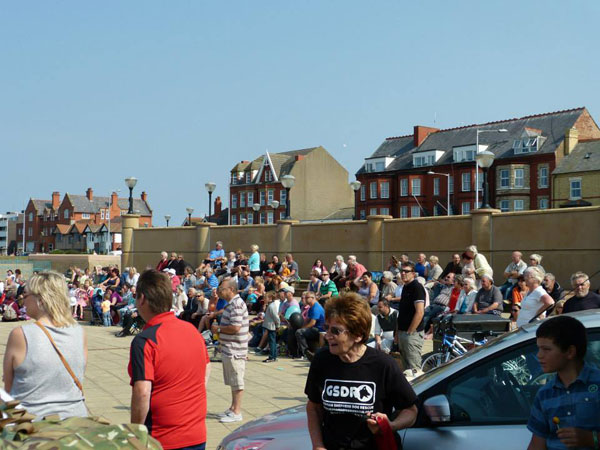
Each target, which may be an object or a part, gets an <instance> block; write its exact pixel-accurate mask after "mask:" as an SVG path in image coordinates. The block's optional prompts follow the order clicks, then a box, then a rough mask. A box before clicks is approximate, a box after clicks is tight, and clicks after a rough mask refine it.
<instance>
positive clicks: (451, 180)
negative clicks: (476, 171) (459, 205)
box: [448, 175, 454, 194]
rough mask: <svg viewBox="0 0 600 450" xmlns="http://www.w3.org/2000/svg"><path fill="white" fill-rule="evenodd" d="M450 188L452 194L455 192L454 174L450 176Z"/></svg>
mask: <svg viewBox="0 0 600 450" xmlns="http://www.w3.org/2000/svg"><path fill="white" fill-rule="evenodd" d="M448 190H449V191H450V193H451V194H454V175H450V176H449V177H448Z"/></svg>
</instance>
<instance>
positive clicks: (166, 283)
mask: <svg viewBox="0 0 600 450" xmlns="http://www.w3.org/2000/svg"><path fill="white" fill-rule="evenodd" d="M136 288H137V296H140V295H142V294H144V297H145V298H146V300H148V305H149V306H150V310H151V311H152V312H153V313H154V314H160V313H164V312H167V311H169V310H170V309H171V305H172V303H173V287H172V285H171V280H170V279H169V278H168V277H167V276H166V275H165V274H164V273H162V272H158V271H156V270H154V269H150V270H145V271H144V272H143V273H142V274H141V275H140V278H139V279H138V282H137V286H136Z"/></svg>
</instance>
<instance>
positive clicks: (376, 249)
mask: <svg viewBox="0 0 600 450" xmlns="http://www.w3.org/2000/svg"><path fill="white" fill-rule="evenodd" d="M391 218H392V216H368V217H367V249H368V250H367V252H368V254H367V267H368V268H369V270H372V271H375V270H376V271H379V270H383V268H384V261H383V250H384V242H383V227H384V222H385V219H391Z"/></svg>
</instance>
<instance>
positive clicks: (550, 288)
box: [542, 272, 565, 302]
mask: <svg viewBox="0 0 600 450" xmlns="http://www.w3.org/2000/svg"><path fill="white" fill-rule="evenodd" d="M542 286H543V288H544V289H545V290H546V292H547V293H548V295H549V296H550V297H552V299H553V300H554V301H555V302H558V301H559V300H562V299H563V298H564V297H565V290H564V289H563V288H562V287H561V286H560V284H558V281H556V277H555V276H554V274H552V273H550V272H546V275H544V283H543V284H542Z"/></svg>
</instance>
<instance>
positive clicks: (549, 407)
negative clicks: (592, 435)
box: [527, 363, 600, 450]
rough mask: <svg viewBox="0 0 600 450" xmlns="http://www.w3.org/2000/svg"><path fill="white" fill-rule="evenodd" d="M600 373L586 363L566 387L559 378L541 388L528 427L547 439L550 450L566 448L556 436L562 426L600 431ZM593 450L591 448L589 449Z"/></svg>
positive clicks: (556, 377)
mask: <svg viewBox="0 0 600 450" xmlns="http://www.w3.org/2000/svg"><path fill="white" fill-rule="evenodd" d="M599 390H600V370H599V369H597V368H596V367H594V366H592V365H590V364H587V363H585V364H584V366H583V369H582V370H581V372H580V373H579V376H578V377H577V379H576V380H575V381H574V382H573V383H571V385H570V386H569V387H568V388H567V387H565V385H564V384H563V383H562V381H560V379H559V378H558V376H555V377H554V379H553V380H550V381H548V383H547V384H546V385H545V386H544V387H542V388H541V389H540V390H539V391H538V393H537V395H536V397H535V401H534V402H533V406H532V407H531V415H530V416H529V422H528V423H527V428H528V429H529V431H531V432H532V433H533V434H535V435H537V436H540V437H542V438H544V439H546V447H547V448H548V450H553V449H565V448H566V447H565V446H564V445H563V443H562V442H561V441H560V440H559V439H558V436H557V435H556V431H557V429H558V428H557V426H556V424H555V423H554V422H553V420H552V419H553V418H554V417H558V418H559V420H560V422H559V425H558V426H559V427H561V428H566V427H576V428H582V429H584V430H596V431H600V392H599ZM590 448H591V447H590Z"/></svg>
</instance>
